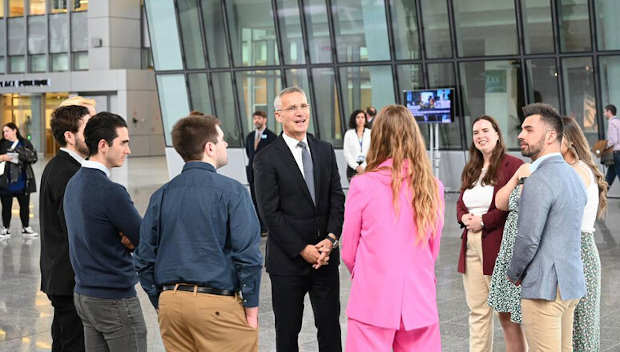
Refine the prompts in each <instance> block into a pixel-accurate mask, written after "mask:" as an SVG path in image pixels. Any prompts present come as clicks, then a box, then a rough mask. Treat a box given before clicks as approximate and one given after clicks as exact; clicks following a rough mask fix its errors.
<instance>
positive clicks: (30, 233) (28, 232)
mask: <svg viewBox="0 0 620 352" xmlns="http://www.w3.org/2000/svg"><path fill="white" fill-rule="evenodd" d="M22 234H24V235H25V236H30V237H37V236H38V235H39V234H38V233H36V232H34V230H33V229H32V227H30V226H28V227H24V229H23V230H22Z"/></svg>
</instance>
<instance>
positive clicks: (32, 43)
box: [28, 16, 47, 54]
mask: <svg viewBox="0 0 620 352" xmlns="http://www.w3.org/2000/svg"><path fill="white" fill-rule="evenodd" d="M45 39H46V38H45V17H43V16H30V17H28V53H29V54H41V53H44V52H46V51H47V50H46V47H45V46H46V44H47V42H46V41H45Z"/></svg>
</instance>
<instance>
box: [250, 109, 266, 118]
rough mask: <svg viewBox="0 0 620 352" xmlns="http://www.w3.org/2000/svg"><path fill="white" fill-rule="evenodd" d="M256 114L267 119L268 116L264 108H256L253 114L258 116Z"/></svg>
mask: <svg viewBox="0 0 620 352" xmlns="http://www.w3.org/2000/svg"><path fill="white" fill-rule="evenodd" d="M256 115H258V116H260V117H262V118H264V119H266V118H267V113H266V112H264V111H263V110H256V111H254V113H253V114H252V116H256Z"/></svg>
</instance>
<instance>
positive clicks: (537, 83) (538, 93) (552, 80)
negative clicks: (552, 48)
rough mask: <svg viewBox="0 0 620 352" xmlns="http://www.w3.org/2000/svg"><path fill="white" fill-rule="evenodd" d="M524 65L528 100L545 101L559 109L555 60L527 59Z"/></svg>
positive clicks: (533, 101) (532, 101)
mask: <svg viewBox="0 0 620 352" xmlns="http://www.w3.org/2000/svg"><path fill="white" fill-rule="evenodd" d="M526 65H527V86H528V92H527V95H528V98H529V102H531V103H545V104H549V105H551V106H554V107H555V108H556V109H559V108H560V98H559V94H558V70H557V68H556V67H555V60H554V59H540V60H527V64H526Z"/></svg>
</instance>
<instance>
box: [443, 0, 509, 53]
mask: <svg viewBox="0 0 620 352" xmlns="http://www.w3.org/2000/svg"><path fill="white" fill-rule="evenodd" d="M475 4H476V5H475V6H472V4H471V2H469V1H454V21H455V22H456V37H457V42H458V50H459V56H483V55H511V54H518V53H519V47H518V44H517V24H516V16H515V8H514V0H480V1H476V3H475Z"/></svg>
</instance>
